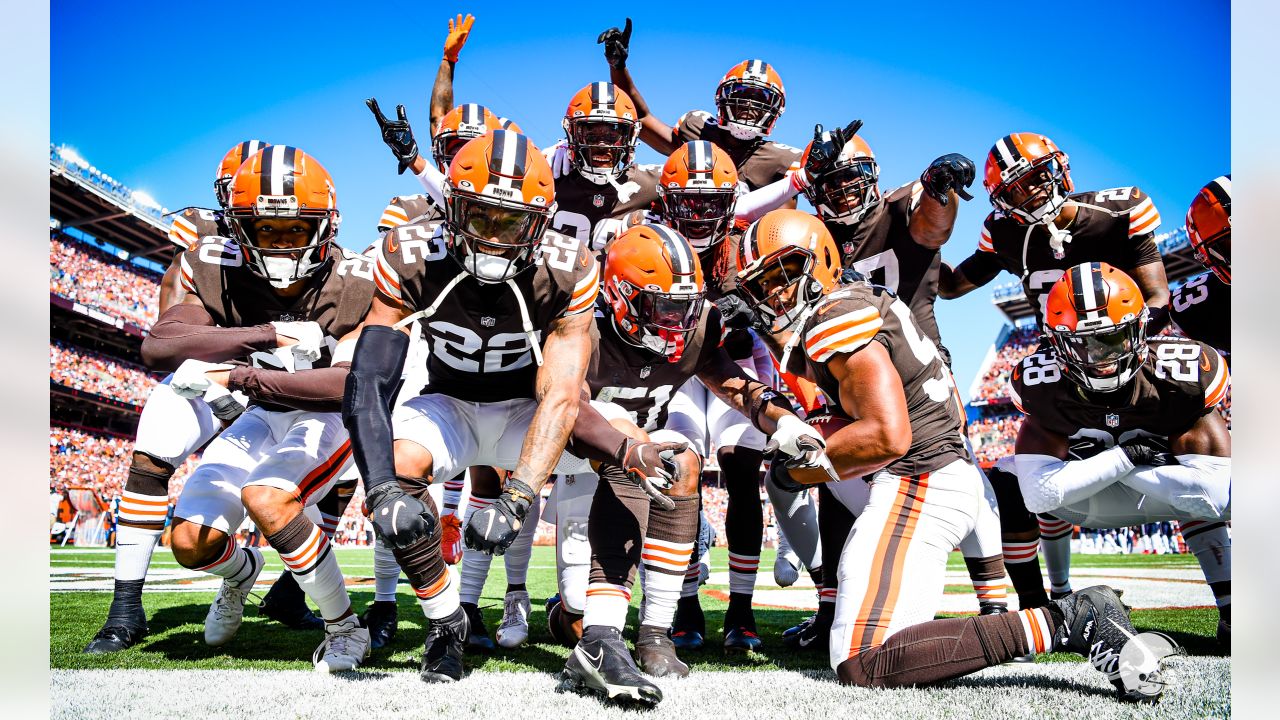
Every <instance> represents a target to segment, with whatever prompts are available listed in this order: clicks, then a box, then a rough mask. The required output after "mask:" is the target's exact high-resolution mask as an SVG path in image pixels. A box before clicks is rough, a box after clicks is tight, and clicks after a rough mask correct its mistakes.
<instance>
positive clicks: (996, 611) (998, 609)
mask: <svg viewBox="0 0 1280 720" xmlns="http://www.w3.org/2000/svg"><path fill="white" fill-rule="evenodd" d="M1007 612H1009V606H1008V605H1006V604H1004V603H1002V602H980V603H978V614H979V615H1003V614H1005V613H1007Z"/></svg>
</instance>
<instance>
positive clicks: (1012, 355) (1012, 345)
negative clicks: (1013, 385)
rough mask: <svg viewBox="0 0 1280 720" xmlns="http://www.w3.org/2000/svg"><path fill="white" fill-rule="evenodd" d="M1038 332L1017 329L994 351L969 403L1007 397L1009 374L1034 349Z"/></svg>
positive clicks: (1038, 338) (1032, 328) (1030, 328)
mask: <svg viewBox="0 0 1280 720" xmlns="http://www.w3.org/2000/svg"><path fill="white" fill-rule="evenodd" d="M1039 340H1040V331H1039V330H1038V329H1037V328H1034V327H1026V328H1018V329H1016V330H1014V331H1013V332H1012V333H1010V334H1009V337H1008V339H1007V340H1005V343H1004V344H1003V345H1001V346H1000V349H999V350H998V351H996V356H995V358H994V359H993V360H992V361H991V365H990V366H988V367H987V369H986V371H985V372H984V373H983V375H982V381H981V382H980V383H979V385H978V390H977V392H976V393H975V394H974V396H973V397H972V398H970V399H969V401H970V402H978V401H980V400H986V401H990V400H997V399H1003V398H1007V397H1009V373H1010V372H1012V371H1013V368H1014V367H1015V366H1016V365H1017V364H1018V363H1019V362H1021V360H1022V358H1024V357H1026V356H1027V353H1029V352H1031V350H1032V349H1034V348H1035V346H1036V343H1037V342H1039Z"/></svg>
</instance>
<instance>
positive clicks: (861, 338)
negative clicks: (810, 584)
mask: <svg viewBox="0 0 1280 720" xmlns="http://www.w3.org/2000/svg"><path fill="white" fill-rule="evenodd" d="M737 261H738V262H737V265H738V288H739V292H740V293H741V294H742V295H743V296H744V298H745V299H746V300H747V301H748V302H749V303H751V304H752V305H753V306H754V308H755V310H756V311H757V312H758V313H759V315H760V317H761V319H762V321H764V322H766V323H768V324H769V326H770V327H769V334H768V338H767V340H768V341H769V342H770V345H771V349H773V350H774V351H775V352H776V353H778V354H779V355H780V359H781V363H782V367H783V369H784V370H787V371H790V372H793V373H795V374H797V375H800V376H803V377H807V378H809V379H810V380H813V381H814V382H816V383H817V384H818V386H819V387H820V388H821V389H822V391H823V392H824V393H825V394H826V396H827V397H828V398H829V401H830V402H831V404H832V406H833V407H832V410H833V412H837V413H840V414H842V415H844V417H845V418H847V419H849V420H848V422H846V423H844V424H843V425H842V426H841V427H840V428H839V429H837V430H835V431H834V432H832V433H830V435H829V436H828V437H827V457H828V458H829V459H830V461H831V463H832V464H833V466H834V470H835V472H836V473H837V474H838V475H839V477H840V478H841V480H839V481H835V482H831V483H830V485H829V487H830V489H831V491H832V493H833V495H834V496H835V497H836V498H838V499H839V501H840V502H841V503H843V504H845V505H846V506H847V507H848V508H849V510H850V511H851V512H853V513H854V514H855V515H857V517H858V519H857V521H856V522H855V523H854V526H853V531H852V533H851V534H850V535H849V538H848V540H847V541H846V542H845V544H844V549H843V551H842V553H841V557H840V567H839V571H838V572H839V590H838V593H837V598H836V610H835V622H834V624H833V626H832V629H831V639H830V646H829V649H830V654H831V666H832V668H834V669H835V671H836V673H837V675H838V677H839V679H840V681H841V682H842V683H847V684H852V685H861V686H870V687H903V686H913V685H922V684H928V683H935V682H939V681H942V680H948V679H951V678H955V677H959V676H961V675H967V674H969V673H972V672H975V671H977V670H980V669H982V668H985V667H989V666H991V665H995V664H998V663H1003V662H1007V661H1009V660H1012V659H1013V658H1015V657H1019V656H1022V655H1025V654H1032V653H1042V652H1049V651H1052V650H1068V651H1071V652H1076V653H1079V654H1082V655H1088V656H1089V657H1090V658H1091V659H1093V660H1094V661H1095V663H1094V664H1095V667H1099V669H1101V670H1103V671H1104V672H1105V671H1107V670H1114V669H1115V668H1114V667H1113V666H1114V664H1115V663H1118V660H1119V654H1120V651H1121V649H1122V648H1123V647H1124V645H1125V644H1126V643H1127V642H1128V641H1129V639H1130V638H1132V637H1133V636H1134V635H1136V631H1135V630H1134V628H1133V625H1132V623H1131V622H1130V621H1129V614H1128V612H1127V610H1126V609H1125V607H1124V606H1123V605H1122V604H1121V603H1120V600H1119V598H1118V597H1117V596H1116V594H1115V592H1114V591H1113V590H1111V589H1110V588H1107V587H1105V586H1098V587H1093V588H1088V589H1086V590H1084V591H1081V592H1078V593H1075V594H1073V595H1071V596H1069V597H1067V598H1064V599H1062V600H1058V601H1055V602H1053V603H1050V605H1049V606H1047V607H1043V608H1035V609H1030V610H1023V611H1020V612H1017V613H1006V614H1000V615H983V616H976V617H964V618H951V619H945V620H934V619H933V617H934V613H935V611H936V610H937V608H938V604H939V602H940V600H941V598H942V593H943V584H944V581H945V572H946V565H947V556H948V554H949V553H950V552H951V550H952V548H954V547H956V546H957V545H958V544H959V543H960V541H961V540H963V539H964V537H965V536H966V535H968V534H969V532H970V531H971V530H972V529H973V526H974V522H975V517H976V513H977V511H978V503H979V502H981V501H982V497H983V491H982V478H981V476H980V475H979V473H978V470H977V468H976V467H975V466H974V465H973V464H972V462H971V461H970V458H969V454H968V452H967V451H966V449H965V445H964V439H963V436H962V433H963V425H962V417H961V415H960V405H959V403H958V402H957V400H956V398H955V395H954V392H955V391H954V387H953V384H952V381H951V375H950V373H949V372H948V371H947V369H946V366H945V365H944V364H943V363H942V361H941V359H940V358H939V357H938V351H937V348H936V346H935V345H934V344H933V342H932V341H930V340H929V339H928V337H926V336H924V335H922V334H921V333H920V331H919V330H918V329H917V328H916V324H915V321H914V319H913V318H912V315H911V311H910V310H909V309H908V308H907V306H906V305H905V304H904V303H902V301H900V300H898V299H897V298H896V297H895V296H894V295H893V294H892V293H890V292H888V291H887V290H886V289H885V288H883V287H879V286H875V285H871V284H869V283H866V282H861V281H860V282H854V283H849V284H844V285H842V284H840V283H839V282H838V278H839V256H838V253H837V250H836V246H835V242H834V241H833V240H832V237H831V234H830V233H829V232H828V231H827V229H826V228H825V227H824V226H823V224H822V222H821V221H820V220H818V219H817V218H815V217H813V216H811V215H807V214H805V213H802V212H799V211H796V210H775V211H773V212H771V213H769V214H768V215H766V216H764V217H763V218H761V220H760V221H759V222H757V223H756V224H755V225H753V226H752V227H751V228H749V229H748V230H747V232H746V234H745V235H744V236H743V240H742V243H741V245H740V247H739V251H738V256H737ZM800 346H802V347H800ZM852 418H856V419H852ZM771 472H772V473H773V475H774V479H775V480H777V481H779V482H781V483H783V484H787V483H790V484H793V485H794V484H812V483H819V482H829V481H830V476H829V475H828V474H827V473H825V472H822V471H813V470H807V469H796V468H788V467H786V463H780V462H774V463H773V464H772V467H771ZM864 478H867V480H866V481H864ZM1104 656H1105V657H1104ZM1104 664H1105V666H1104ZM1151 669H1152V670H1153V671H1154V670H1156V669H1157V668H1151ZM1108 677H1109V678H1112V679H1115V676H1114V675H1112V674H1110V673H1109V674H1108Z"/></svg>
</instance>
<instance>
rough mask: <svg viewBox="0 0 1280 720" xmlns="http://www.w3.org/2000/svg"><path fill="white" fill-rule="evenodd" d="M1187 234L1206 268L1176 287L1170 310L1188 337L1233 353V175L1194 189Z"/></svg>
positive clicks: (1198, 257)
mask: <svg viewBox="0 0 1280 720" xmlns="http://www.w3.org/2000/svg"><path fill="white" fill-rule="evenodd" d="M1187 237H1188V238H1189V239H1190V240H1191V249H1192V251H1193V252H1195V255H1196V259H1197V260H1199V261H1200V263H1201V264H1202V265H1204V266H1205V268H1206V269H1208V270H1209V272H1207V273H1205V274H1203V275H1199V276H1197V277H1194V278H1192V279H1191V280H1188V281H1187V282H1186V284H1184V285H1183V286H1182V287H1180V288H1178V290H1177V292H1175V293H1174V294H1173V300H1172V302H1170V307H1171V308H1172V309H1171V310H1170V311H1169V312H1170V314H1171V315H1172V316H1173V321H1174V322H1175V323H1177V324H1178V328H1179V329H1180V330H1182V333H1183V334H1184V335H1186V336H1187V337H1189V338H1194V339H1196V340H1199V341H1200V342H1202V343H1205V344H1206V345H1209V346H1211V347H1214V348H1217V349H1218V350H1220V351H1222V352H1224V353H1226V354H1228V355H1229V354H1230V353H1231V321H1230V318H1231V176H1230V175H1223V176H1222V177H1219V178H1216V179H1215V180H1213V181H1212V182H1210V183H1209V184H1208V185H1205V186H1204V187H1203V188H1201V189H1200V192H1199V193H1196V199H1195V200H1192V201H1191V208H1190V209H1189V210H1187Z"/></svg>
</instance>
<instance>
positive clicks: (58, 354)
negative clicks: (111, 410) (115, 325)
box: [49, 340, 158, 406]
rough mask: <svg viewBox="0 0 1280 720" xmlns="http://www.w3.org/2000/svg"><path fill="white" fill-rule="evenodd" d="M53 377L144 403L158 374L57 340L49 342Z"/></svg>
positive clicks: (97, 392)
mask: <svg viewBox="0 0 1280 720" xmlns="http://www.w3.org/2000/svg"><path fill="white" fill-rule="evenodd" d="M49 379H50V380H52V381H53V382H55V383H57V384H59V385H63V386H66V387H69V388H74V389H76V390H82V391H84V392H91V393H93V394H95V395H101V396H103V397H108V398H112V399H115V400H121V401H124V402H127V403H129V404H131V405H138V406H141V405H142V403H143V402H144V401H146V399H147V393H148V392H150V391H151V386H152V385H153V384H155V382H156V380H157V379H158V377H157V376H156V375H155V374H152V373H148V372H147V371H146V370H144V369H143V368H142V367H141V366H138V365H134V364H132V363H127V362H125V361H123V360H118V359H116V358H113V357H111V356H109V355H103V354H102V353H97V352H93V351H92V350H85V349H83V348H78V347H74V346H72V345H68V344H66V343H63V342H60V341H58V340H53V341H51V342H50V343H49Z"/></svg>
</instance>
